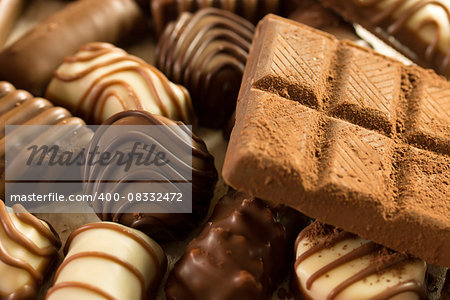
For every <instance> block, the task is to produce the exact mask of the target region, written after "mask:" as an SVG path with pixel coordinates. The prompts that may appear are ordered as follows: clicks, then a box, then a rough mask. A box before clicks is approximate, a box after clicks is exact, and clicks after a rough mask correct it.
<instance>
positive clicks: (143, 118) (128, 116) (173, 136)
mask: <svg viewBox="0 0 450 300" xmlns="http://www.w3.org/2000/svg"><path fill="white" fill-rule="evenodd" d="M177 124H178V125H179V126H176V125H177ZM103 125H171V126H170V129H167V131H168V132H167V134H168V136H167V139H166V138H164V139H161V140H159V141H158V143H159V144H160V146H161V147H163V148H164V152H165V153H166V155H168V156H167V157H169V155H170V160H171V161H172V165H171V167H172V166H175V169H176V171H177V172H178V173H179V174H181V176H184V175H183V174H189V173H191V172H192V213H170V212H168V213H149V212H144V213H139V212H140V211H142V210H141V209H140V207H142V206H140V205H153V204H152V203H149V202H144V203H143V202H136V201H135V202H132V203H131V204H130V205H131V207H130V206H123V205H122V204H123V203H124V202H123V201H122V202H120V201H119V202H117V203H113V202H110V203H109V204H104V202H102V201H97V202H95V203H94V209H95V211H96V212H97V214H98V215H99V216H100V217H101V219H102V220H104V221H114V222H119V223H121V224H124V225H127V226H130V227H132V228H136V229H139V230H141V231H143V232H145V233H147V234H148V235H149V236H151V237H152V238H154V239H156V240H158V241H168V240H173V239H176V238H180V237H182V236H184V235H185V234H187V233H188V232H190V231H191V230H192V229H193V228H194V227H195V226H196V225H198V223H199V222H200V221H201V220H202V219H203V218H204V217H205V215H206V213H207V212H208V209H209V203H210V200H211V198H212V196H213V192H214V186H215V183H216V181H217V171H216V169H215V166H214V158H213V157H212V156H211V155H210V154H209V152H208V150H207V148H206V145H205V143H204V142H203V141H202V140H201V139H200V138H199V137H197V136H196V135H194V134H193V133H192V132H191V131H190V129H189V128H188V127H187V126H185V125H183V124H182V123H175V122H174V121H171V120H169V119H167V118H164V117H161V116H158V115H152V114H150V113H148V112H145V111H126V112H122V113H118V114H116V115H114V116H112V117H111V118H110V119H108V120H107V121H105V122H104V123H103ZM174 125H175V126H174ZM108 130H111V131H110V132H108ZM111 132H112V133H113V135H114V139H113V140H111V138H109V137H108V136H109V135H110V134H111ZM145 134H147V133H145ZM145 134H144V133H143V137H142V139H139V140H138V139H134V137H132V134H129V133H128V132H126V133H124V132H123V131H119V133H117V132H114V129H107V130H106V131H102V132H100V131H99V130H97V132H96V135H95V136H94V137H93V139H92V143H91V145H90V149H94V148H95V146H99V151H102V149H106V148H107V149H108V151H109V152H112V151H117V150H123V152H125V151H127V150H126V149H128V150H129V149H130V148H131V147H132V146H130V145H132V144H133V143H135V142H136V141H140V142H143V143H147V141H150V142H151V141H152V140H153V138H152V137H151V136H149V135H145ZM183 145H184V146H183ZM191 147H192V148H191ZM191 149H192V150H191ZM185 150H188V153H183V154H184V155H189V156H190V155H192V165H190V164H184V162H186V160H184V158H182V157H179V160H177V159H178V158H177V157H176V156H177V155H181V153H180V152H182V151H185ZM132 168H133V169H130V170H129V171H128V172H124V171H123V169H118V170H114V171H113V172H114V174H113V175H108V176H110V177H108V179H111V178H114V180H115V181H122V180H130V179H132V178H135V177H133V176H138V177H139V178H138V179H139V180H141V181H142V180H145V179H146V178H147V179H149V180H154V179H155V178H161V179H162V180H165V181H169V182H170V180H171V179H173V178H174V177H170V175H169V176H168V175H167V174H168V173H169V171H170V170H169V171H168V170H167V169H163V168H162V167H152V166H141V167H139V166H136V165H135V166H133V167H132ZM100 172H102V170H101V169H98V168H94V167H91V166H89V165H86V166H85V168H84V171H83V174H84V175H83V176H84V179H85V180H86V181H87V180H90V181H91V182H86V183H85V184H84V192H85V194H95V193H96V192H97V193H101V192H111V193H114V192H116V189H118V188H120V189H122V187H123V186H120V187H119V186H118V185H117V184H115V183H112V184H111V185H102V184H96V182H95V181H96V180H97V181H98V180H102V179H104V177H103V176H102V175H101V174H104V173H100ZM136 174H137V175H136ZM155 174H156V175H155ZM111 176H112V177H111ZM155 176H156V177H155ZM177 178H178V177H177ZM178 179H179V180H180V178H178ZM185 181H190V179H189V178H187V177H186V178H185ZM152 184H155V185H158V183H148V189H147V190H146V191H147V192H151V191H152ZM103 188H104V189H107V190H102V189H103ZM124 188H126V189H127V191H131V192H134V191H135V190H134V189H133V183H129V186H125V187H124ZM177 188H178V187H177V186H176V185H174V186H173V189H172V190H170V191H168V192H177V191H178V190H177ZM153 190H154V189H153ZM121 191H122V192H123V190H121ZM126 202H127V203H126V204H128V201H126ZM146 210H149V209H148V206H147V207H146ZM126 211H133V213H124V212H126Z"/></svg>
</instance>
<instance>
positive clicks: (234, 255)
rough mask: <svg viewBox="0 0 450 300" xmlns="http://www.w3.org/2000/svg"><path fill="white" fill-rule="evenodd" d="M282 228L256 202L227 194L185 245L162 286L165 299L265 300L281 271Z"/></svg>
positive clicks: (283, 264) (234, 193) (243, 196)
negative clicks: (181, 254)
mask: <svg viewBox="0 0 450 300" xmlns="http://www.w3.org/2000/svg"><path fill="white" fill-rule="evenodd" d="M285 260H286V241H285V230H284V228H283V226H282V225H281V224H280V223H278V222H276V221H275V220H274V215H273V213H272V212H271V210H270V209H269V208H268V207H267V206H266V205H265V204H264V203H263V202H262V201H261V200H258V199H255V198H252V197H248V196H246V195H245V194H242V193H238V192H234V191H232V192H230V194H228V195H226V196H224V197H223V198H222V199H221V200H219V203H218V204H217V205H216V208H215V210H214V213H213V215H212V217H211V218H210V220H209V221H208V223H207V224H206V226H205V227H204V228H203V230H202V231H201V232H200V234H199V235H198V236H197V237H196V238H195V239H194V240H192V241H191V242H190V243H189V245H188V246H187V249H186V252H185V254H184V256H183V257H182V258H181V259H180V260H179V261H178V262H177V264H176V265H175V267H174V269H173V271H172V273H171V274H170V276H169V279H168V281H167V285H166V297H167V299H168V300H183V299H196V300H202V299H205V300H206V299H217V300H222V299H234V298H235V299H270V297H271V294H272V292H273V289H274V287H275V285H276V284H277V283H278V282H277V281H278V280H279V278H280V276H281V274H282V272H283V269H284V268H285V267H286V265H285V262H286V261H285Z"/></svg>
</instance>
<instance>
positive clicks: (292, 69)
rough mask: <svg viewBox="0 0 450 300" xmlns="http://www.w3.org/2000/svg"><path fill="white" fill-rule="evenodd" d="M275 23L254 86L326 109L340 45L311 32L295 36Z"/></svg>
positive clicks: (263, 52) (265, 38)
mask: <svg viewBox="0 0 450 300" xmlns="http://www.w3.org/2000/svg"><path fill="white" fill-rule="evenodd" d="M270 25H272V24H270ZM261 26H269V24H266V25H264V23H262V25H261ZM272 26H273V28H271V29H270V30H269V29H268V30H265V31H264V37H263V38H264V40H265V44H264V47H262V48H261V56H260V57H261V58H263V59H262V61H260V62H259V63H258V64H257V67H256V69H255V76H254V77H253V80H252V81H253V86H254V87H256V88H258V89H260V90H263V91H268V92H272V93H275V94H278V95H280V96H282V97H284V98H287V99H290V100H295V101H298V102H300V103H302V104H305V105H307V106H309V107H314V108H318V109H322V108H323V105H324V103H323V102H324V99H325V98H326V97H327V94H326V93H327V89H326V88H325V87H326V86H327V80H328V78H330V77H329V75H330V74H329V73H328V72H329V70H330V64H331V61H332V59H333V53H334V50H335V49H334V48H335V46H336V45H335V44H334V43H333V42H332V39H330V37H328V36H321V35H317V34H314V33H309V32H305V33H304V34H302V35H299V36H296V38H295V39H293V38H292V37H291V36H290V35H289V34H288V32H284V31H283V30H280V29H281V28H278V25H277V24H273V25H272ZM269 61H270V63H265V62H269Z"/></svg>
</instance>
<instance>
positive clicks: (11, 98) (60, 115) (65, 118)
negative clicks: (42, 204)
mask: <svg viewBox="0 0 450 300" xmlns="http://www.w3.org/2000/svg"><path fill="white" fill-rule="evenodd" d="M6 125H72V126H68V127H65V129H64V130H65V131H66V132H58V133H56V132H57V131H58V130H59V131H61V128H53V129H52V128H49V129H47V130H46V131H45V132H39V131H38V130H39V129H40V128H35V130H34V131H33V130H32V128H25V130H21V129H20V128H19V129H15V130H14V131H13V132H10V133H9V135H8V136H7V137H8V139H9V142H8V145H9V146H10V147H13V148H10V149H5V138H6V136H5V127H6ZM83 125H85V123H84V121H83V120H81V119H79V118H74V117H72V115H71V114H70V112H69V111H67V110H66V109H64V108H62V107H55V106H53V104H52V103H50V102H49V101H48V100H46V99H43V98H34V97H33V96H32V95H31V94H30V93H28V92H26V91H24V90H16V89H15V88H14V86H13V85H11V84H10V83H8V82H5V81H0V161H1V163H0V167H1V168H0V174H1V175H0V197H2V198H3V197H4V195H5V173H4V172H5V151H13V152H14V153H17V155H16V156H15V159H14V161H11V162H9V163H10V164H14V163H15V161H19V160H24V159H27V157H28V155H27V154H26V153H24V151H26V150H25V149H26V148H27V145H29V144H31V145H34V144H44V145H45V143H47V145H53V144H54V142H55V139H60V140H58V142H59V143H60V144H61V149H67V150H71V151H75V152H76V151H77V150H81V148H82V147H83V146H85V145H86V144H87V143H88V142H89V140H90V138H91V136H92V132H91V131H90V130H88V129H87V128H84V129H83V130H82V131H80V132H79V134H78V135H76V134H74V133H73V131H75V129H76V128H80V127H83ZM58 127H59V126H58ZM66 129H67V130H66ZM75 135H76V136H75ZM69 139H70V141H67V140H69ZM64 141H67V142H64ZM23 165H24V164H22V166H23ZM26 171H28V170H12V172H15V174H18V172H26ZM16 176H17V175H15V176H14V177H15V178H19V177H16ZM45 176H46V174H43V175H42V179H43V180H45V178H46V177H45ZM53 178H54V177H53Z"/></svg>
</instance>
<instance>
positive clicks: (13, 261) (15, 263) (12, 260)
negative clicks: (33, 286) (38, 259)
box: [0, 243, 42, 282]
mask: <svg viewBox="0 0 450 300" xmlns="http://www.w3.org/2000/svg"><path fill="white" fill-rule="evenodd" d="M0 260H1V261H2V262H3V263H5V264H7V265H9V266H11V267H14V268H18V269H22V270H24V271H26V272H28V273H29V274H30V275H31V277H33V279H34V280H36V281H38V282H40V281H42V275H41V274H40V273H39V272H38V271H36V270H35V269H34V268H33V267H32V266H31V265H30V264H29V263H27V262H26V261H24V260H22V259H19V258H16V257H13V256H11V255H9V253H8V252H7V251H6V249H5V248H4V247H3V244H2V243H0Z"/></svg>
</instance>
